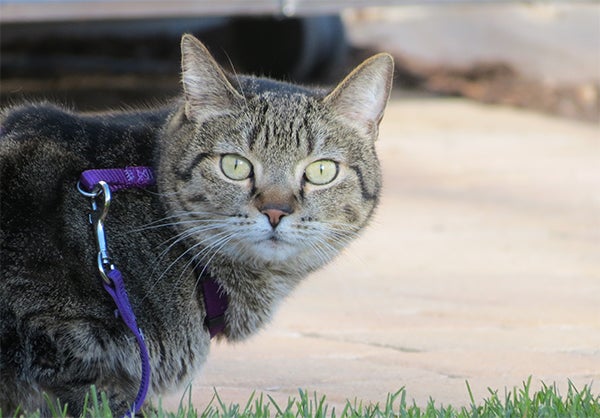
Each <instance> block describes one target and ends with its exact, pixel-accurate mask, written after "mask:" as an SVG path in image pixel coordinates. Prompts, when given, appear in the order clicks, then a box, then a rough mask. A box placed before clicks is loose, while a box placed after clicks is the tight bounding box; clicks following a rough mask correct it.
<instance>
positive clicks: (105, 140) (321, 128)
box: [0, 35, 392, 415]
mask: <svg viewBox="0 0 600 418" xmlns="http://www.w3.org/2000/svg"><path fill="white" fill-rule="evenodd" d="M182 53H183V62H182V67H183V87H184V95H183V98H182V100H181V101H180V102H178V103H174V104H173V105H171V106H167V107H165V108H164V109H158V110H153V111H145V112H131V113H109V114H105V115H94V116H88V115H82V114H76V113H73V112H70V111H68V110H65V109H61V108H57V107H54V106H52V105H49V104H37V105H35V104H28V105H25V106H21V107H16V108H11V109H5V110H4V111H3V112H2V119H1V121H2V138H1V140H0V181H1V183H0V205H1V206H0V210H1V212H0V244H1V252H0V318H1V321H0V385H2V386H1V388H0V389H1V390H0V409H1V410H2V412H3V413H7V414H9V415H10V414H12V413H13V412H14V411H15V409H16V408H17V406H18V405H21V406H22V407H23V408H25V409H26V410H30V411H32V410H36V409H38V408H39V409H41V411H42V413H43V414H44V413H45V412H47V410H46V409H45V408H46V406H45V402H44V400H43V398H42V396H41V393H42V392H46V393H48V394H49V395H50V396H51V397H52V398H60V399H61V401H62V402H68V404H69V412H70V413H71V414H73V415H78V414H80V413H81V408H82V402H83V399H84V397H85V394H86V393H87V392H88V390H89V386H90V385H91V384H95V385H96V387H97V388H98V389H99V390H104V391H106V392H107V394H108V396H109V400H110V402H111V408H112V410H113V412H114V413H115V414H117V415H118V414H122V413H124V412H125V411H126V410H127V408H128V406H129V403H130V402H132V400H133V398H134V396H135V393H136V391H137V387H138V385H139V380H140V361H139V355H138V351H137V350H138V349H137V346H136V344H135V341H134V340H133V339H132V338H131V335H130V332H129V331H128V330H127V328H126V327H125V326H124V324H123V323H122V322H121V321H120V320H117V319H115V317H114V305H113V303H112V300H111V299H110V297H109V296H108V295H107V294H106V292H105V291H104V290H103V289H102V286H101V282H100V279H99V278H98V275H97V272H96V271H95V259H96V250H95V246H94V241H93V236H92V233H91V229H90V227H89V224H88V223H87V219H86V216H87V213H88V212H89V209H88V205H89V203H88V201H87V200H86V199H85V198H83V197H82V196H81V195H80V194H79V193H78V192H77V191H76V189H75V184H76V182H77V179H78V177H79V174H80V173H81V172H82V171H83V170H86V169H90V168H106V167H125V166H128V165H150V166H152V167H154V169H155V171H156V173H157V178H158V184H157V186H156V187H155V188H151V189H149V190H128V191H122V192H118V193H116V194H115V197H114V202H113V204H112V205H111V211H110V214H109V218H108V221H107V225H106V229H107V234H108V240H109V246H110V250H111V253H112V254H113V257H114V261H115V264H116V265H117V266H118V267H119V269H120V270H121V271H122V272H123V274H124V277H125V284H126V287H127V290H128V293H129V297H130V300H131V302H132V306H133V309H134V311H135V312H136V315H137V318H138V323H139V325H140V327H141V328H142V329H143V330H144V334H145V336H146V341H147V344H148V347H149V351H150V356H151V359H152V384H151V393H152V394H161V393H164V392H166V391H169V390H171V389H173V388H176V387H177V386H179V385H181V384H184V383H186V382H187V381H189V380H190V379H191V378H192V376H193V375H194V373H195V372H196V371H197V370H198V369H199V368H200V367H201V365H202V364H203V363H204V361H205V360H206V357H207V354H208V350H209V343H210V337H209V334H208V330H207V329H206V328H205V327H204V325H203V321H204V317H205V309H204V304H203V299H202V295H201V287H199V286H198V278H197V274H196V273H197V271H198V270H201V269H205V271H206V272H209V273H210V274H211V275H212V277H214V278H215V280H216V281H217V282H218V283H219V284H220V286H221V287H222V289H223V290H224V291H225V292H226V293H227V295H228V297H229V301H230V303H229V308H228V310H227V312H226V329H225V332H224V335H222V336H221V337H220V338H222V339H226V340H229V341H237V340H242V339H244V338H247V337H248V336H250V335H252V334H253V333H254V332H256V330H257V329H259V328H260V327H262V326H264V325H265V324H266V323H267V322H268V321H269V319H270V318H271V317H272V315H273V311H274V310H275V309H276V307H277V305H278V304H279V303H280V302H281V300H282V299H283V298H284V297H285V296H286V295H288V294H289V293H290V291H291V290H292V289H293V288H294V287H295V286H296V285H297V284H298V282H299V281H300V280H302V279H303V278H304V277H306V276H307V275H308V274H309V273H310V272H312V271H314V270H315V269H318V268H320V267H321V266H323V265H324V264H326V263H327V262H329V261H330V260H331V259H332V258H333V257H335V256H336V255H337V254H338V253H339V251H340V250H341V249H342V248H343V247H344V246H345V245H346V244H347V243H348V242H349V241H351V240H352V239H353V238H354V237H355V236H356V235H357V233H358V232H359V231H360V230H361V229H362V228H363V227H364V226H365V225H366V224H367V222H368V221H369V219H370V217H371V215H372V212H373V210H374V208H375V207H376V205H377V202H378V199H379V193H380V188H381V174H380V169H379V163H378V160H377V157H376V155H375V149H374V141H375V139H376V136H377V125H378V124H379V121H380V120H381V117H382V115H383V110H384V107H385V104H386V102H387V99H388V96H389V91H390V88H391V77H392V60H391V58H390V57H389V56H388V55H384V54H380V55H378V56H375V57H373V58H371V59H370V60H368V61H366V62H365V63H364V64H362V66H360V67H359V68H358V69H357V70H355V71H354V72H352V73H351V74H350V75H349V76H348V77H347V78H346V79H345V80H343V81H342V82H341V83H340V84H339V85H338V86H337V87H336V88H335V89H334V90H333V91H332V92H331V93H327V92H324V91H316V90H309V89H306V88H302V87H298V86H293V85H289V84H285V83H279V82H275V81H272V80H264V79H259V78H253V77H243V76H231V75H226V74H225V73H224V72H223V71H222V70H221V69H220V68H219V66H218V65H217V64H216V63H215V61H214V60H213V58H212V57H211V56H210V54H209V53H208V51H207V50H206V49H205V48H204V46H203V45H202V44H200V43H199V42H198V41H197V40H196V39H194V38H193V37H191V36H189V35H186V36H184V38H183V39H182ZM230 153H231V154H238V155H241V156H243V157H245V158H246V159H247V160H249V161H250V162H251V163H252V165H253V173H252V174H253V175H252V176H251V177H250V178H248V179H246V180H242V181H235V180H231V179H229V178H227V177H226V176H225V175H224V174H223V172H222V171H221V169H220V165H219V164H220V156H221V155H223V154H230ZM320 159H330V160H334V161H336V162H338V164H339V172H338V174H337V177H336V178H335V179H334V180H333V182H331V183H329V184H327V185H322V186H316V185H312V184H310V183H309V182H307V181H306V179H305V177H304V168H305V167H306V166H307V165H308V164H309V163H311V162H313V161H316V160H320ZM268 208H279V209H282V213H284V214H285V216H283V217H282V218H281V221H280V223H279V224H278V225H277V226H276V227H275V228H274V227H272V226H271V224H270V223H269V218H268V217H267V216H265V213H266V212H265V211H266V210H267V209H268Z"/></svg>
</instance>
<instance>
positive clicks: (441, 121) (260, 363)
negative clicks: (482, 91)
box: [164, 93, 600, 409]
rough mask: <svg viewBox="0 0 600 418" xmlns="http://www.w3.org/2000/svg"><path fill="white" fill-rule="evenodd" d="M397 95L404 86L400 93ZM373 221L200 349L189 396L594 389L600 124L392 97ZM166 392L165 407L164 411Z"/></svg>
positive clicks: (599, 321) (242, 398) (458, 396)
mask: <svg viewBox="0 0 600 418" xmlns="http://www.w3.org/2000/svg"><path fill="white" fill-rule="evenodd" d="M399 95H400V96H402V94H401V93H399ZM378 150H379V153H380V156H381V159H382V163H383V169H384V181H385V187H384V194H383V200H382V202H381V206H380V208H379V210H378V211H377V216H376V220H375V221H374V222H373V223H372V225H370V227H369V229H368V231H366V232H365V233H364V234H363V235H362V236H361V238H360V239H359V240H358V241H357V242H355V243H354V244H353V245H352V246H351V247H350V248H348V250H347V251H346V252H345V253H344V254H343V255H342V256H341V257H339V258H338V259H337V260H336V262H335V263H333V264H332V265H331V266H329V267H328V268H326V269H325V270H322V271H320V272H318V273H317V274H314V275H313V276H311V277H310V278H309V279H308V280H307V281H305V282H304V283H303V285H302V286H301V287H300V288H299V289H298V290H297V291H296V292H295V293H294V294H293V296H292V297H291V298H290V299H288V300H287V301H286V302H285V303H284V304H283V306H282V307H281V309H280V311H279V312H278V314H277V316H276V318H275V320H274V322H273V323H272V325H270V326H269V327H268V328H267V329H265V330H264V331H263V332H261V333H260V334H258V335H257V336H255V337H254V338H252V339H251V340H250V341H248V342H246V343H241V344H237V345H233V346H232V345H227V344H214V345H213V347H212V352H211V355H210V357H209V360H208V363H207V364H206V366H205V368H204V369H203V371H202V373H201V374H200V375H199V376H198V377H197V378H196V379H195V381H194V382H193V399H194V402H195V405H196V406H197V407H198V408H200V409H201V408H203V407H204V406H205V405H206V402H207V401H208V400H209V399H210V398H211V397H212V394H213V387H215V388H216V389H217V390H218V392H219V395H220V396H221V398H222V399H223V400H224V401H225V402H226V403H230V402H236V403H242V404H243V403H245V402H246V401H247V399H248V397H249V396H250V394H251V393H252V392H253V391H257V392H264V393H266V394H270V395H271V396H273V398H274V399H276V400H278V401H280V402H285V401H286V400H287V398H288V396H295V395H297V389H298V388H303V389H306V390H308V391H310V392H312V391H317V392H318V393H319V394H324V395H327V400H328V401H329V402H330V403H332V404H333V405H341V404H343V403H344V401H345V400H346V399H348V398H349V399H354V398H358V399H361V400H364V401H375V402H377V401H380V402H382V401H384V400H385V397H386V394H387V393H388V392H394V391H396V390H397V389H399V388H401V387H406V390H407V396H408V398H409V399H414V400H415V401H416V402H417V404H420V405H424V404H426V402H427V401H428V399H429V398H430V397H432V398H433V399H435V400H436V402H437V403H442V404H445V405H447V404H453V405H455V406H460V405H466V404H468V403H469V395H468V391H467V387H466V384H465V381H468V382H469V384H470V387H471V389H472V391H473V394H474V396H475V399H476V400H477V401H478V402H480V401H481V400H482V399H483V398H485V397H487V396H489V392H488V389H487V388H488V387H491V388H494V389H498V390H499V393H500V394H504V390H505V389H504V388H505V387H507V388H509V389H512V388H513V387H514V386H521V385H522V382H523V381H525V380H526V379H527V378H528V377H529V376H531V377H532V384H533V386H534V387H539V385H540V382H542V381H543V382H545V383H546V384H553V383H555V382H556V384H557V386H558V387H559V389H560V390H561V391H564V390H566V387H567V384H568V383H567V382H568V380H571V381H573V382H574V383H575V384H576V385H577V386H578V387H582V386H583V385H585V384H590V383H592V390H593V391H594V392H595V393H598V384H600V382H599V381H600V127H599V126H595V125H590V124H583V123H579V122H572V121H569V120H564V119H556V118H551V117H548V116H543V115H539V114H536V113H530V112H527V111H523V110H514V109H509V108H502V107H492V106H485V105H479V104H474V103H471V102H468V101H464V100H461V99H439V98H438V99H433V98H411V97H405V96H403V97H395V98H394V99H393V100H392V101H391V103H390V105H389V108H388V111H387V113H386V117H385V119H384V122H383V124H382V126H381V135H380V140H379V143H378ZM179 397H180V393H176V394H173V395H172V396H171V397H169V398H167V399H166V400H165V401H164V403H165V404H166V405H167V406H169V407H171V408H175V407H176V405H177V403H178V400H179Z"/></svg>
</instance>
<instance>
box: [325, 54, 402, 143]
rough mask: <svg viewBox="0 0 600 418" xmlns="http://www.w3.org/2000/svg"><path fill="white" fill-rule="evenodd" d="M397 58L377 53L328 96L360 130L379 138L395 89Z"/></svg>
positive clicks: (343, 116)
mask: <svg viewBox="0 0 600 418" xmlns="http://www.w3.org/2000/svg"><path fill="white" fill-rule="evenodd" d="M393 76H394V60H393V58H392V57H391V55H390V54H385V53H382V54H377V55H375V56H373V57H371V58H369V59H367V60H366V61H364V62H363V63H362V64H360V65H359V66H358V67H356V68H355V69H354V71H352V72H351V73H350V74H349V75H348V76H347V77H346V78H345V79H344V80H342V82H341V83H340V84H338V85H337V87H336V88H335V89H333V91H332V92H331V93H329V95H327V96H326V97H325V99H324V103H326V104H328V105H329V106H331V107H332V109H333V110H334V112H335V113H336V114H338V115H339V116H340V117H342V118H344V120H345V121H346V122H347V123H349V124H351V125H352V126H354V127H355V128H357V129H358V130H359V131H360V132H362V133H364V134H366V135H368V136H370V137H372V138H373V139H375V138H377V133H378V127H379V122H381V118H382V117H383V112H384V110H385V106H386V105H387V102H388V99H389V97H390V91H391V89H392V79H393Z"/></svg>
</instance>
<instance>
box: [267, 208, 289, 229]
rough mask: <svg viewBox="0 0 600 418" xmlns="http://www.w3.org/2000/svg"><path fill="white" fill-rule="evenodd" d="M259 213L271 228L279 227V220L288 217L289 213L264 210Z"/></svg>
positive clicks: (278, 210) (277, 210)
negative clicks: (263, 215) (265, 218)
mask: <svg viewBox="0 0 600 418" xmlns="http://www.w3.org/2000/svg"><path fill="white" fill-rule="evenodd" d="M261 213H263V214H265V215H266V216H267V217H268V218H269V223H270V224H271V226H272V227H273V228H275V227H276V226H277V225H279V222H280V221H281V218H283V217H284V216H286V215H289V212H285V211H283V210H280V209H264V210H262V211H261Z"/></svg>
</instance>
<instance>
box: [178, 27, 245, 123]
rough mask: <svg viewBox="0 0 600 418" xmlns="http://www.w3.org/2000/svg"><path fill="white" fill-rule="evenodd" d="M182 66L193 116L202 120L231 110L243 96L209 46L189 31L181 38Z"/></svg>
mask: <svg viewBox="0 0 600 418" xmlns="http://www.w3.org/2000/svg"><path fill="white" fill-rule="evenodd" d="M181 69H182V72H183V78H182V83H183V91H184V98H185V114H186V116H187V117H188V118H189V119H194V120H197V121H198V120H202V119H206V118H209V117H213V116H217V115H220V114H223V113H227V112H229V111H230V110H231V108H232V107H234V106H236V103H238V102H239V100H240V99H242V96H241V95H240V94H239V93H238V92H237V91H236V90H235V88H234V87H233V86H232V85H231V83H230V82H229V80H228V79H227V76H226V75H225V73H224V72H223V70H222V69H221V67H220V66H219V64H217V62H216V61H215V59H214V58H213V57H212V55H210V52H208V49H206V47H205V46H204V45H203V44H202V43H201V42H200V41H199V40H198V39H196V38H194V37H193V36H192V35H189V34H185V35H183V37H182V38H181Z"/></svg>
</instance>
